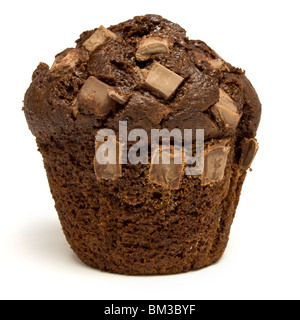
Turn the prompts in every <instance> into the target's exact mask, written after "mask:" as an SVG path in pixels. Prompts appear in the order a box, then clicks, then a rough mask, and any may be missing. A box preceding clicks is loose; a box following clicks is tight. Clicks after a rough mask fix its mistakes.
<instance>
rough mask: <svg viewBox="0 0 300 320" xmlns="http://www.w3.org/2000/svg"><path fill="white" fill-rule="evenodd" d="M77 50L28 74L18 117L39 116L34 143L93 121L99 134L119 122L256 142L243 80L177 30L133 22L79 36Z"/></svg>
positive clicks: (149, 20) (256, 114)
mask: <svg viewBox="0 0 300 320" xmlns="http://www.w3.org/2000/svg"><path fill="white" fill-rule="evenodd" d="M76 43H77V46H76V48H68V49H66V50H64V51H63V52H62V53H60V54H58V55H57V56H56V58H55V61H54V63H53V65H52V67H51V68H50V69H49V67H48V66H47V65H46V64H44V63H41V64H40V65H39V66H38V68H37V69H36V71H35V72H34V74H33V82H32V84H31V86H30V88H29V90H28V92H27V94H26V96H25V112H26V104H27V105H31V108H30V110H31V112H30V114H28V113H27V116H28V119H29V122H32V121H34V119H33V116H32V114H33V113H34V114H36V115H37V114H38V113H43V115H42V116H40V117H39V121H37V122H36V121H34V123H32V125H33V126H32V130H33V131H34V134H35V135H37V134H39V133H41V132H44V131H49V133H51V134H55V132H56V131H57V130H54V131H55V132H53V128H54V126H53V125H51V123H52V124H53V123H55V124H57V123H58V122H60V121H62V122H63V124H64V126H66V125H68V126H73V125H78V124H80V123H81V124H83V122H85V121H86V119H85V120H83V118H84V117H91V116H92V117H93V118H95V119H97V123H98V124H99V128H100V127H103V126H104V125H105V126H106V127H112V128H114V127H115V126H116V122H117V121H120V120H124V119H126V120H127V121H128V125H129V127H137V125H141V123H142V124H143V128H145V127H146V129H147V128H148V127H149V128H150V127H151V128H162V127H163V128H168V129H170V130H171V129H172V128H175V127H176V128H188V129H194V128H199V129H200V128H201V129H204V130H205V140H209V139H212V138H220V137H228V136H232V135H234V134H238V135H241V136H243V137H244V136H246V137H247V138H253V137H255V135H256V130H257V127H258V124H259V120H260V113H261V105H260V102H259V99H258V97H257V94H256V92H255V90H254V89H253V87H252V85H251V84H250V82H249V81H248V79H247V78H246V77H245V75H244V72H243V71H242V70H241V69H238V68H235V67H233V66H232V65H230V64H229V63H227V62H226V61H224V60H223V59H222V58H221V57H220V56H219V55H218V54H217V53H216V52H214V51H213V50H212V49H211V48H210V47H208V46H207V45H206V44H205V43H204V42H202V41H199V40H196V41H195V40H189V39H188V38H187V36H186V32H185V30H184V29H182V28H181V27H180V26H179V25H178V24H175V23H172V22H170V21H168V20H166V19H163V18H162V17H160V16H157V15H146V16H140V17H135V18H134V19H132V20H129V21H126V22H123V23H120V24H118V25H116V26H112V27H110V28H108V29H106V28H105V27H103V26H101V27H100V28H98V29H95V30H92V31H86V32H84V33H82V34H81V36H80V38H79V39H78V40H77V41H76ZM93 92H97V94H93ZM35 102H38V103H37V108H35V107H34V106H35ZM145 106H149V107H145ZM136 109H138V110H140V112H137V110H136ZM27 110H28V108H27ZM49 110H50V112H49ZM51 110H52V111H51ZM54 110H55V112H53V111H54ZM154 110H155V111H154ZM43 119H44V121H43ZM61 124H62V123H61Z"/></svg>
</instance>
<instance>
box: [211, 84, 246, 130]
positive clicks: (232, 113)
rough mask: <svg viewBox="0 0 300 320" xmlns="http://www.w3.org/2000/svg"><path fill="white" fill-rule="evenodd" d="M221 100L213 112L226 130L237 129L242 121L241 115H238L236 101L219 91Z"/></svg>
mask: <svg viewBox="0 0 300 320" xmlns="http://www.w3.org/2000/svg"><path fill="white" fill-rule="evenodd" d="M219 92H220V99H219V101H218V102H217V103H216V104H215V105H214V106H213V107H212V109H211V111H212V113H213V114H214V116H215V118H216V120H217V121H218V122H219V123H222V125H223V126H224V127H225V129H235V128H236V127H237V125H238V123H239V121H240V119H241V116H242V115H241V114H238V113H237V106H236V104H235V103H234V101H233V100H232V99H231V98H230V97H229V95H228V94H226V93H225V92H224V91H223V90H222V89H219Z"/></svg>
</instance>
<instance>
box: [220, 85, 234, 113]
mask: <svg viewBox="0 0 300 320" xmlns="http://www.w3.org/2000/svg"><path fill="white" fill-rule="evenodd" d="M219 95H220V99H219V101H218V102H217V104H218V105H220V106H223V107H225V108H227V109H229V110H231V111H232V112H235V113H237V112H238V109H237V106H236V104H235V103H234V101H233V100H232V99H231V98H230V97H229V95H228V94H227V93H226V92H225V91H223V90H222V89H219Z"/></svg>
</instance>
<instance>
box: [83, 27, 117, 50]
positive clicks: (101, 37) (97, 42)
mask: <svg viewBox="0 0 300 320" xmlns="http://www.w3.org/2000/svg"><path fill="white" fill-rule="evenodd" d="M116 38H117V35H115V34H114V33H113V32H111V31H109V30H107V29H105V28H104V27H103V26H100V28H99V29H97V30H96V31H95V32H94V33H93V34H92V35H91V37H90V38H88V39H87V40H86V41H85V42H84V43H83V46H84V47H85V48H86V49H87V50H88V51H90V52H92V51H94V50H95V49H96V48H97V47H99V46H101V45H102V44H104V43H106V42H107V41H108V40H110V39H116Z"/></svg>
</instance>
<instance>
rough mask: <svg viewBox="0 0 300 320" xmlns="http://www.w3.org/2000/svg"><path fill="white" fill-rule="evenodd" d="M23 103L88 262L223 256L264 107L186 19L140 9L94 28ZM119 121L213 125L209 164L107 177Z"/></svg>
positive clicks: (172, 269) (167, 269)
mask: <svg viewBox="0 0 300 320" xmlns="http://www.w3.org/2000/svg"><path fill="white" fill-rule="evenodd" d="M157 76H158V79H159V80H158V81H156V80H155V81H154V80H153V79H156V78H157ZM165 78H166V79H168V83H170V85H167V86H166V85H165V83H166V82H165V81H164V79H165ZM24 111H25V116H26V119H27V122H28V125H29V128H30V130H31V132H32V133H33V135H34V136H35V137H36V141H37V144H38V148H39V151H40V152H41V154H42V156H43V160H44V166H45V169H46V172H47V176H48V180H49V185H50V189H51V193H52V195H53V198H54V200H55V206H56V209H57V212H58V215H59V219H60V221H61V224H62V227H63V231H64V233H65V235H66V238H67V240H68V242H69V244H70V246H71V247H72V249H73V250H74V252H75V253H76V254H77V255H78V257H79V258H80V259H81V260H82V261H84V262H85V263H86V264H88V265H90V266H92V267H94V268H98V269H101V270H104V271H110V272H116V273H122V274H132V275H146V274H171V273H179V272H186V271H189V270H195V269H199V268H202V267H204V266H207V265H210V264H212V263H214V262H216V261H217V260H218V259H220V257H221V256H222V254H223V252H224V250H225V248H226V245H227V242H228V238H229V233H230V228H231V225H232V222H233V218H234V215H235V211H236V208H237V205H238V202H239V197H240V193H241V188H242V185H243V182H244V179H245V176H246V172H247V170H248V169H249V168H250V166H251V163H252V161H253V158H254V156H255V154H256V152H257V142H256V140H255V136H256V131H257V128H258V125H259V121H260V116H261V104H260V101H259V99H258V96H257V94H256V92H255V90H254V88H253V86H252V85H251V83H250V82H249V80H248V79H247V78H246V76H245V74H244V72H243V71H242V70H241V69H238V68H235V67H233V66H232V65H230V64H229V63H227V62H226V61H224V60H223V59H222V58H220V57H219V56H218V55H217V54H216V53H215V52H214V51H213V50H212V49H211V48H210V47H208V46H207V45H206V44H205V43H204V42H202V41H194V40H189V39H188V38H187V37H186V32H185V30H184V29H182V28H181V27H180V26H179V25H177V24H174V23H172V22H170V21H167V20H165V19H163V18H162V17H160V16H156V15H147V16H141V17H136V18H134V19H132V20H129V21H127V22H124V23H120V24H119V25H116V26H112V27H110V28H108V29H105V28H104V27H102V26H101V27H100V28H99V29H95V30H92V31H87V32H84V33H83V34H82V35H81V36H80V39H79V40H77V46H76V48H70V49H66V50H65V51H63V52H62V53H60V54H59V55H57V56H56V59H55V62H54V64H53V66H52V67H51V68H49V67H48V66H47V65H46V64H44V63H41V64H40V65H39V66H38V67H37V69H36V70H35V71H34V74H33V77H32V83H31V85H30V87H29V89H28V91H27V92H26V95H25V101H24ZM119 121H127V122H128V129H129V130H131V129H134V128H143V129H144V130H146V131H147V132H148V131H149V130H150V129H162V128H167V129H170V130H171V129H174V128H180V129H205V162H206V163H207V165H206V168H205V170H204V173H203V174H202V175H201V176H186V175H184V174H182V173H181V168H177V169H176V170H177V171H174V170H175V169H174V170H173V169H172V170H173V171H172V172H171V173H170V172H169V171H166V170H167V169H166V168H165V167H157V168H155V167H152V166H151V165H150V164H149V165H142V164H138V165H133V164H126V165H122V166H121V169H120V172H118V175H117V178H116V179H108V178H104V176H103V177H102V178H101V175H102V174H103V170H101V168H100V169H99V168H98V167H97V163H95V147H97V143H95V137H96V135H97V132H98V130H99V129H101V128H110V129H113V130H115V131H116V133H118V128H119ZM216 160H218V161H219V162H218V163H221V164H220V165H219V167H218V168H216V167H214V163H215V161H216ZM115 169H116V170H119V169H118V168H115ZM155 170H156V171H155ZM157 170H158V171H157ZM174 172H175V173H174ZM119 173H120V174H119ZM173 175H177V176H176V177H175V179H173ZM178 175H180V176H178ZM162 176H163V177H164V179H163V180H160V179H161V177H162ZM105 177H107V175H106V176H105ZM177 178H178V179H177ZM170 181H172V182H170Z"/></svg>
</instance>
